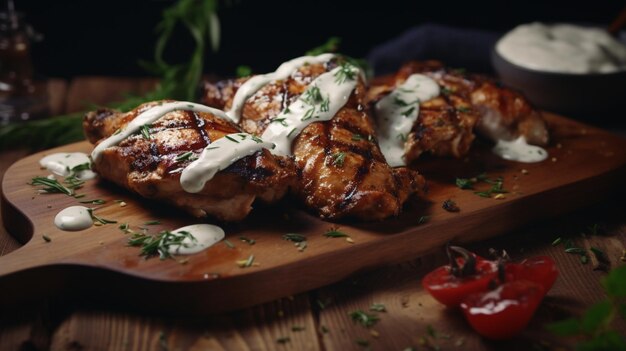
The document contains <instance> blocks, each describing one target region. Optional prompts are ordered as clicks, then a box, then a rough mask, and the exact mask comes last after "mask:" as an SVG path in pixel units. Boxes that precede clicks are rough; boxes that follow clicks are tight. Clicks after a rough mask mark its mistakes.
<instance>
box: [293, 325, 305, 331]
mask: <svg viewBox="0 0 626 351" xmlns="http://www.w3.org/2000/svg"><path fill="white" fill-rule="evenodd" d="M303 330H306V328H305V327H303V326H301V325H294V326H292V327H291V331H293V332H299V331H303Z"/></svg>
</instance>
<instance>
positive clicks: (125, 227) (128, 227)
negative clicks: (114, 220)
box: [118, 223, 130, 233]
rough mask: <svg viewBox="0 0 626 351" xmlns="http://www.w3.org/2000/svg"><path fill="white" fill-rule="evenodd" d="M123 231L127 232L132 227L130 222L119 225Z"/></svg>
mask: <svg viewBox="0 0 626 351" xmlns="http://www.w3.org/2000/svg"><path fill="white" fill-rule="evenodd" d="M118 228H120V230H121V231H123V232H124V233H127V232H128V230H129V229H130V225H129V224H128V223H122V224H120V225H119V227H118Z"/></svg>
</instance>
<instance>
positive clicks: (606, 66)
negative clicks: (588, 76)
mask: <svg viewBox="0 0 626 351" xmlns="http://www.w3.org/2000/svg"><path fill="white" fill-rule="evenodd" d="M496 50H497V52H498V54H500V56H502V57H503V58H505V59H506V60H508V61H510V62H512V63H514V64H516V65H519V66H522V67H526V68H530V69H535V70H540V71H550V72H563V73H577V74H585V73H608V72H615V71H619V70H624V69H626V45H624V44H623V43H621V42H619V41H618V40H616V39H615V38H613V37H612V36H611V35H609V33H608V32H606V31H605V30H602V29H599V28H589V27H580V26H574V25H570V24H555V25H546V24H542V23H537V22H535V23H529V24H524V25H520V26H518V27H516V28H515V29H513V30H512V31H510V32H509V33H507V34H506V35H505V36H504V37H502V39H500V40H499V41H498V43H497V44H496Z"/></svg>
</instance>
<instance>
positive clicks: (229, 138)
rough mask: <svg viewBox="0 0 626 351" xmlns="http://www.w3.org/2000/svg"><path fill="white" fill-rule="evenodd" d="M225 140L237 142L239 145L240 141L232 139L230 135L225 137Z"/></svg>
mask: <svg viewBox="0 0 626 351" xmlns="http://www.w3.org/2000/svg"><path fill="white" fill-rule="evenodd" d="M224 138H226V139H228V140H230V141H232V142H235V143H237V144H239V140H237V139H235V138H233V137H231V136H230V135H224Z"/></svg>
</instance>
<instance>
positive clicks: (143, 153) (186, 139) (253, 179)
mask: <svg viewBox="0 0 626 351" xmlns="http://www.w3.org/2000/svg"><path fill="white" fill-rule="evenodd" d="M156 104H157V102H154V103H148V104H144V105H141V106H139V107H138V108H136V109H135V110H133V111H131V112H128V113H121V112H116V111H111V113H109V114H108V117H106V118H98V115H97V114H96V113H88V114H87V115H86V116H85V119H84V121H83V126H84V129H85V132H86V134H87V135H88V137H89V139H90V140H93V139H95V138H96V137H97V136H99V135H101V136H102V137H101V138H100V139H97V140H96V141H95V142H98V141H101V140H102V138H105V137H108V136H110V135H111V134H113V132H115V130H117V129H118V128H120V127H124V126H125V125H126V124H127V123H129V122H130V121H132V119H134V118H135V117H137V116H138V114H139V111H145V110H147V109H148V108H150V107H151V106H155V105H156ZM240 131H241V130H240V129H239V128H238V127H237V126H236V125H234V124H232V123H231V122H229V121H226V120H223V119H220V118H218V117H216V116H213V115H211V114H208V113H200V112H197V113H194V114H191V113H188V111H180V110H177V111H173V112H170V113H167V114H165V115H164V116H163V117H161V118H160V119H159V120H157V121H155V122H154V123H153V125H152V127H151V128H150V134H151V136H150V140H147V139H145V138H144V137H143V136H142V135H141V134H136V135H132V136H130V137H128V138H127V139H125V140H123V141H122V142H120V143H119V144H118V145H116V146H113V147H109V148H107V149H105V150H104V151H103V152H102V154H101V157H100V158H99V159H98V160H97V161H96V162H95V163H94V165H93V167H94V170H96V171H97V172H98V173H99V174H100V176H101V177H102V178H103V179H107V180H110V181H113V182H115V183H117V184H119V185H121V186H124V187H126V188H128V189H130V190H132V191H135V192H137V193H139V194H140V195H142V196H144V197H147V198H154V199H159V200H162V201H165V202H171V203H173V204H174V205H176V206H178V207H181V208H182V209H184V210H186V211H188V212H190V213H191V214H192V215H194V216H197V217H205V216H214V217H216V218H219V219H222V220H227V221H233V220H240V219H243V218H244V217H245V216H246V215H247V214H248V213H249V212H250V210H251V206H250V205H251V204H252V202H253V201H254V200H255V198H259V199H261V200H263V201H265V202H275V201H277V200H278V199H280V198H281V197H282V196H284V194H285V193H286V192H287V190H288V188H289V187H290V186H292V184H293V182H294V180H295V175H294V167H293V163H292V162H291V161H290V160H288V159H282V158H280V157H276V156H273V155H271V153H270V152H269V151H268V150H265V149H263V150H261V151H259V152H257V153H255V154H253V155H251V156H246V157H244V158H242V159H240V160H238V161H236V162H234V163H233V164H232V165H230V166H229V167H227V168H226V169H225V170H223V171H220V172H218V173H217V174H216V175H215V177H214V178H213V179H211V180H210V181H208V182H207V183H206V185H205V187H204V188H203V189H202V190H201V191H200V192H199V193H193V194H192V193H187V192H185V191H184V190H183V189H182V187H181V185H180V170H182V169H183V168H184V167H186V166H188V165H189V164H190V163H191V162H192V161H191V160H189V159H187V160H181V161H176V160H175V159H176V157H177V156H178V155H180V154H181V153H184V152H187V151H193V152H195V153H199V152H200V151H201V150H202V149H203V148H204V147H206V145H208V144H210V143H211V140H216V139H219V138H221V137H223V136H224V135H226V134H230V133H237V132H240ZM175 170H178V171H176V172H174V171H175Z"/></svg>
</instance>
